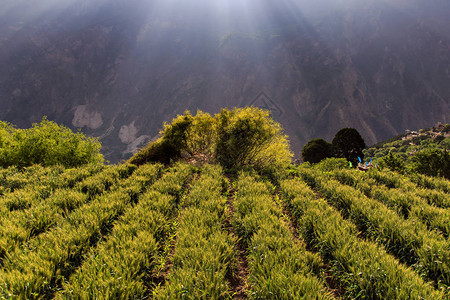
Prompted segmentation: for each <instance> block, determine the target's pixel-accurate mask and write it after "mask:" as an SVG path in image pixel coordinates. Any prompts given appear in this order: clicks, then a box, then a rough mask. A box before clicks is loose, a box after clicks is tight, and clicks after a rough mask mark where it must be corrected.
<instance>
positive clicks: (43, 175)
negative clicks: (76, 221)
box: [0, 164, 104, 195]
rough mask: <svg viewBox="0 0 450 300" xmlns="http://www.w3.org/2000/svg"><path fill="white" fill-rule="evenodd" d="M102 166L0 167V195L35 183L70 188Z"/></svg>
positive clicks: (96, 171)
mask: <svg viewBox="0 0 450 300" xmlns="http://www.w3.org/2000/svg"><path fill="white" fill-rule="evenodd" d="M103 168H104V166H103V165H99V164H96V165H86V166H84V167H80V168H72V169H66V168H64V167H63V166H53V167H42V166H40V165H34V166H31V167H27V168H24V169H19V168H17V167H9V168H6V169H2V168H0V187H1V189H0V195H1V194H4V193H7V192H13V191H15V190H17V189H21V188H24V187H27V186H36V185H41V186H47V187H49V188H50V189H54V188H64V187H69V188H70V187H73V185H74V184H75V183H76V182H78V181H81V180H83V179H84V178H87V177H89V176H91V175H93V174H95V173H98V172H100V171H101V170H102V169H103Z"/></svg>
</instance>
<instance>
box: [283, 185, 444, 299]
mask: <svg viewBox="0 0 450 300" xmlns="http://www.w3.org/2000/svg"><path fill="white" fill-rule="evenodd" d="M281 190H282V192H283V194H284V199H285V201H286V203H287V206H288V208H289V210H290V211H291V214H292V215H293V216H294V218H295V220H296V222H297V224H298V226H299V230H300V232H301V234H302V236H303V238H304V239H305V240H306V242H307V243H308V245H309V246H311V247H312V248H313V249H314V250H316V251H318V252H319V253H320V255H321V256H322V258H323V259H324V261H325V262H326V263H327V264H328V265H329V266H330V272H331V273H332V276H333V280H334V281H335V282H336V284H337V285H338V287H339V290H341V291H340V293H341V294H342V295H341V296H342V297H343V298H348V299H356V298H361V299H442V298H443V294H441V293H440V292H439V291H436V290H434V288H433V287H432V286H431V285H430V284H429V283H425V282H424V281H423V280H422V279H421V278H420V276H418V275H417V274H416V273H415V272H414V271H413V270H411V269H409V268H407V267H404V266H403V265H402V264H400V263H399V262H398V261H397V260H396V259H395V258H393V257H392V256H391V255H389V254H387V253H386V252H385V250H384V249H383V248H381V247H379V246H377V245H376V244H374V243H372V242H368V241H364V240H360V239H359V238H358V237H357V236H358V234H359V232H358V230H357V228H356V227H355V226H354V225H353V224H352V223H351V222H349V221H348V220H344V219H343V218H342V216H341V215H340V214H339V212H337V211H336V210H335V209H333V208H332V207H330V206H329V205H328V203H327V202H326V201H324V200H322V199H316V195H315V194H314V193H313V192H312V191H311V190H310V189H309V187H308V186H307V185H306V184H305V183H303V182H301V181H299V180H298V179H290V180H285V181H282V182H281Z"/></svg>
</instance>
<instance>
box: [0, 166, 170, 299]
mask: <svg viewBox="0 0 450 300" xmlns="http://www.w3.org/2000/svg"><path fill="white" fill-rule="evenodd" d="M160 170H161V166H159V165H146V166H142V167H140V168H139V170H138V171H136V172H135V173H134V174H133V175H132V176H131V177H130V178H128V179H126V180H124V182H122V184H121V185H119V186H117V187H116V188H114V189H113V190H112V191H111V192H110V193H106V194H102V195H101V196H99V197H96V198H95V199H93V200H92V201H91V202H89V203H87V204H86V205H83V206H81V207H80V208H78V209H76V210H74V211H73V212H72V213H71V214H70V215H69V216H67V217H66V218H65V219H64V220H63V222H61V223H60V224H57V226H56V227H54V228H52V229H51V230H49V231H47V232H45V233H43V234H41V235H39V236H38V237H36V238H35V239H32V240H30V241H29V243H26V244H24V246H23V247H21V248H17V249H15V250H14V251H13V252H11V253H10V254H8V256H7V257H6V258H5V260H4V262H3V269H2V270H1V271H0V293H1V294H2V295H3V296H4V297H8V298H9V297H13V298H15V297H19V298H28V299H32V298H41V297H43V296H45V297H49V296H50V295H52V294H54V293H55V289H57V288H58V287H59V286H60V285H61V282H62V281H63V280H64V279H65V278H67V277H68V276H69V275H70V274H71V273H72V272H73V271H74V270H75V269H76V268H77V267H78V266H79V265H80V264H81V263H82V261H83V259H82V258H83V254H84V253H86V251H87V250H88V249H89V248H90V247H91V246H93V245H95V244H96V243H97V242H98V241H99V239H100V238H101V236H102V235H103V234H106V233H108V232H109V230H110V229H111V226H112V224H113V222H114V221H115V220H116V219H117V218H118V217H120V215H121V214H122V213H123V212H124V211H125V210H126V209H127V208H129V207H130V206H131V204H132V202H133V200H134V199H135V198H136V197H137V195H138V194H139V193H140V192H141V191H142V190H143V189H145V188H146V186H147V184H148V183H150V182H153V181H154V180H155V179H156V178H157V177H158V176H159V174H160Z"/></svg>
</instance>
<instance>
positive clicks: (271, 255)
mask: <svg viewBox="0 0 450 300" xmlns="http://www.w3.org/2000/svg"><path fill="white" fill-rule="evenodd" d="M272 187H273V186H271V185H270V183H267V184H265V183H261V182H257V181H256V180H255V179H254V178H253V177H251V176H249V175H245V174H242V175H240V177H239V179H238V182H237V194H236V200H235V203H234V206H235V214H234V219H233V222H232V223H233V226H234V228H235V231H236V232H237V234H238V235H239V238H240V239H241V242H242V244H243V245H244V247H246V249H247V252H248V261H249V278H248V285H249V290H248V297H250V298H253V299H300V298H305V299H330V298H332V296H331V294H330V293H329V292H327V291H326V289H325V287H324V285H323V284H322V281H321V280H320V279H319V278H318V277H317V276H316V275H317V274H318V273H320V271H321V267H322V263H321V260H320V258H319V257H318V256H317V255H315V254H313V253H311V252H308V251H306V249H305V246H304V244H303V243H301V241H297V240H295V239H294V236H293V233H292V232H291V231H290V229H289V227H288V225H287V224H286V222H285V220H284V219H283V214H282V210H281V208H280V207H279V206H278V205H277V204H276V203H275V202H274V200H273V196H272V194H271V189H272ZM314 274H316V275H314Z"/></svg>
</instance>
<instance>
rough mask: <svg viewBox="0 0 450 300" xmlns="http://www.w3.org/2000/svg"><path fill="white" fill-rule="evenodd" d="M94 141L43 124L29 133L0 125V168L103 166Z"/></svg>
mask: <svg viewBox="0 0 450 300" xmlns="http://www.w3.org/2000/svg"><path fill="white" fill-rule="evenodd" d="M100 149H101V145H100V142H98V140H96V139H94V138H90V137H86V136H85V135H84V134H82V133H80V132H78V133H74V132H72V131H71V130H70V129H69V128H66V127H64V126H61V125H58V124H56V123H55V122H52V121H49V120H47V119H46V118H45V117H44V118H43V119H42V121H41V122H40V123H39V124H37V123H36V124H33V126H32V127H31V128H29V129H17V128H15V127H14V126H13V125H11V124H9V123H6V122H0V166H1V167H4V168H6V167H9V166H19V167H27V166H31V165H33V164H41V165H43V166H52V165H63V166H65V167H76V166H81V165H84V164H88V163H101V162H103V155H102V154H100Z"/></svg>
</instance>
